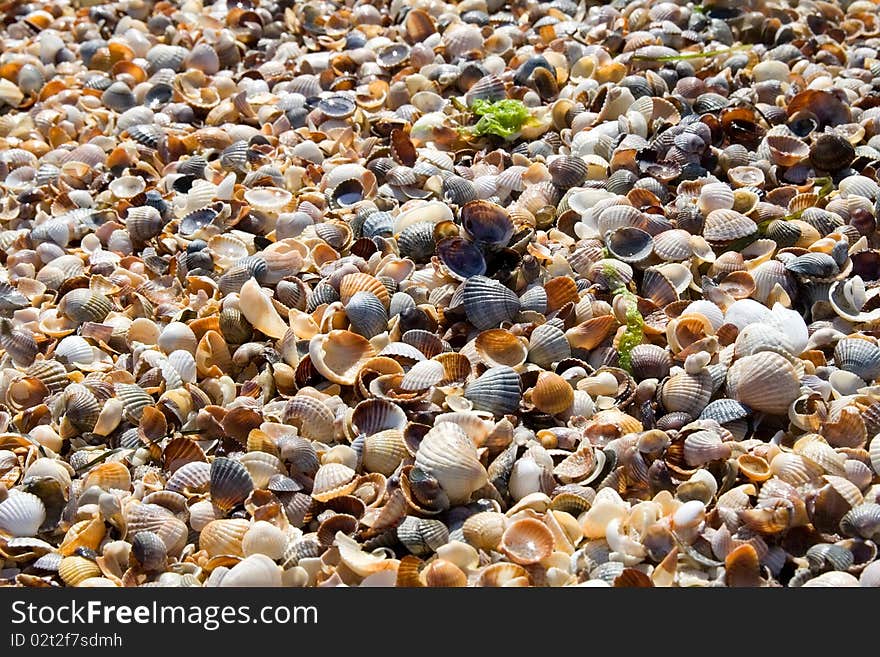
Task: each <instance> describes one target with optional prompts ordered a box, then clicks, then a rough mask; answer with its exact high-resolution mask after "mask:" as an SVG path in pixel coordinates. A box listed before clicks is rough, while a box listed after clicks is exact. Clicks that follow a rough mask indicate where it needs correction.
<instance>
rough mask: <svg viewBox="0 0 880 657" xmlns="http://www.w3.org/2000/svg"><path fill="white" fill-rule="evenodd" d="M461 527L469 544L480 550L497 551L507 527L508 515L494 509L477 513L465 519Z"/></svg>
mask: <svg viewBox="0 0 880 657" xmlns="http://www.w3.org/2000/svg"><path fill="white" fill-rule="evenodd" d="M461 529H462V533H463V535H464V540H465V541H466V542H467V543H468V544H470V545H473V546H474V547H475V548H476V549H478V550H485V551H486V552H489V551H496V552H497V551H498V550H499V549H500V545H501V539H502V537H503V536H504V530H505V529H507V516H505V515H504V514H503V513H496V512H493V511H484V512H481V513H475V514H474V515H472V516H469V517H468V519H467V520H465V521H464V524H463V525H462V527H461Z"/></svg>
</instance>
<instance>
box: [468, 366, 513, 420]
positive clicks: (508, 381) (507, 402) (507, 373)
mask: <svg viewBox="0 0 880 657" xmlns="http://www.w3.org/2000/svg"><path fill="white" fill-rule="evenodd" d="M464 396H465V398H467V399H468V400H470V401H471V402H472V403H473V405H474V408H475V409H477V410H484V411H489V412H490V413H492V414H494V415H499V416H500V415H506V414H508V413H514V412H516V410H517V409H518V408H519V402H520V399H521V396H522V389H521V386H520V378H519V375H518V374H517V373H516V371H515V370H513V369H512V368H510V367H506V366H498V367H491V368H489V369H488V370H486V371H485V372H484V373H483V374H482V376H480V377H478V378H476V379H474V380H473V381H472V382H470V383H469V384H468V385H467V386H466V387H465V391H464Z"/></svg>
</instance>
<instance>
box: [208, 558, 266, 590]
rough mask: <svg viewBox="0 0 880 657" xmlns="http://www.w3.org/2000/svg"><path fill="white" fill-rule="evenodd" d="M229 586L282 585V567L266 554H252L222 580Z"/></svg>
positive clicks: (223, 584)
mask: <svg viewBox="0 0 880 657" xmlns="http://www.w3.org/2000/svg"><path fill="white" fill-rule="evenodd" d="M220 586H221V587H223V588H227V587H254V586H261V587H274V588H278V587H280V586H281V568H280V567H279V566H278V565H277V564H276V563H275V562H274V561H272V560H271V559H270V558H269V557H267V556H266V555H264V554H252V555H251V556H249V557H245V558H244V559H242V560H241V561H239V562H238V563H237V564H235V565H234V566H233V567H232V568H231V569H230V570H229V572H228V573H226V574H225V575H224V576H223V579H222V580H220Z"/></svg>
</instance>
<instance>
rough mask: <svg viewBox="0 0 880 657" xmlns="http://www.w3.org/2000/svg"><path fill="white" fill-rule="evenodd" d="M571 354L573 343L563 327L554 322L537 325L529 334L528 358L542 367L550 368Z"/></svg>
mask: <svg viewBox="0 0 880 657" xmlns="http://www.w3.org/2000/svg"><path fill="white" fill-rule="evenodd" d="M570 356H571V345H570V344H569V342H568V339H567V338H566V337H565V333H564V332H563V331H562V329H560V328H558V327H557V326H554V325H553V324H542V325H540V326H537V327H536V328H535V329H534V330H533V331H532V334H531V335H530V336H529V354H528V360H529V362H531V363H535V364H536V365H539V366H540V367H543V368H545V369H549V368H550V366H551V365H552V364H553V363H558V362H559V361H561V360H564V359H566V358H568V357H570Z"/></svg>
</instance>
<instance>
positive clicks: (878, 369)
mask: <svg viewBox="0 0 880 657" xmlns="http://www.w3.org/2000/svg"><path fill="white" fill-rule="evenodd" d="M834 364H835V365H837V367H839V368H840V369H843V370H846V371H848V372H852V373H853V374H855V375H856V376H858V377H859V378H860V379H863V380H864V381H869V382H870V381H872V380H874V379H876V378H877V377H878V376H880V347H878V346H877V345H876V344H874V343H873V342H870V341H868V340H862V339H858V338H845V339H843V340H840V341H839V342H838V343H837V345H836V346H835V347H834Z"/></svg>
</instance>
